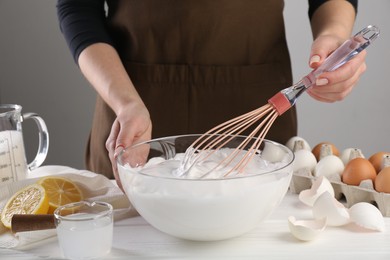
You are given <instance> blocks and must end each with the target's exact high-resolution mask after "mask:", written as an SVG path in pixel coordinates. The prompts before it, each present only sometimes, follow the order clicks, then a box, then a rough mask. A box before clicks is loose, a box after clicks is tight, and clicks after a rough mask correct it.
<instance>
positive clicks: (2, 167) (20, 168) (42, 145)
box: [0, 104, 49, 183]
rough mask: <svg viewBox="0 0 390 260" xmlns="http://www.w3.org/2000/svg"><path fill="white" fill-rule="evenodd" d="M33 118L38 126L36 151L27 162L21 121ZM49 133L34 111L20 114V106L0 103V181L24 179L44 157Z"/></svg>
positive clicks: (47, 146) (47, 147)
mask: <svg viewBox="0 0 390 260" xmlns="http://www.w3.org/2000/svg"><path fill="white" fill-rule="evenodd" d="M27 119H33V120H34V121H35V123H36V124H37V126H38V131H39V145H38V152H37V154H36V156H35V158H34V160H33V161H32V162H31V163H29V164H28V163H27V159H26V153H25V149H24V142H23V132H22V122H23V121H24V120H27ZM48 149H49V133H48V131H47V127H46V124H45V122H44V121H43V119H42V118H41V117H40V116H38V115H37V114H35V113H24V114H22V107H21V106H20V105H15V104H0V183H4V182H9V181H18V180H22V179H25V178H26V176H27V173H28V171H29V170H34V169H36V168H38V167H39V166H40V165H41V164H42V163H43V162H44V160H45V159H46V155H47V152H48Z"/></svg>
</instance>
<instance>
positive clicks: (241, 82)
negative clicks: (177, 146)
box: [86, 0, 297, 177]
mask: <svg viewBox="0 0 390 260" xmlns="http://www.w3.org/2000/svg"><path fill="white" fill-rule="evenodd" d="M107 3H108V6H109V12H108V29H109V31H110V32H111V36H112V38H113V40H114V42H115V44H116V45H115V48H116V49H117V50H118V52H119V54H120V56H121V59H122V61H123V64H124V66H125V68H126V70H127V72H128V73H129V75H130V78H131V79H132V81H133V83H134V85H135V87H136V89H137V91H138V93H139V94H140V96H141V97H142V99H143V101H144V102H145V104H146V106H147V108H148V109H149V112H150V114H151V119H152V122H153V132H152V134H153V138H155V137H161V136H170V135H178V134H187V133H203V132H205V131H206V130H208V129H210V128H211V127H213V126H215V125H217V124H219V123H222V122H224V121H226V120H228V119H231V118H233V117H235V116H238V115H240V114H243V113H246V112H249V111H251V110H253V109H255V108H257V107H260V106H262V105H264V104H266V103H267V100H268V99H269V98H270V97H272V96H273V95H274V94H276V93H277V92H278V91H279V90H280V89H282V88H285V87H287V86H290V85H291V83H292V77H291V68H290V59H289V54H288V50H287V45H286V40H285V32H284V21H283V7H284V2H283V1H282V0H267V1H258V0H240V1H237V0H164V1H161V0H115V1H114V0H112V1H109V0H108V1H107ZM114 119H115V114H114V113H113V111H112V110H111V109H110V108H109V107H108V106H107V105H106V104H105V103H104V101H102V99H101V98H100V97H98V99H97V103H96V109H95V115H94V119H93V127H92V131H91V135H90V140H89V143H88V149H87V158H86V159H87V160H86V162H87V167H88V169H90V170H92V171H94V172H97V173H101V174H104V175H106V176H108V177H112V176H113V175H112V170H111V164H110V161H109V158H108V153H107V151H106V149H105V141H106V139H107V137H108V135H109V132H110V129H111V125H112V123H113V121H114ZM296 133H297V122H296V111H295V108H292V109H290V110H289V111H287V112H286V113H285V114H283V116H281V117H279V118H278V119H277V120H276V123H274V125H273V126H272V128H271V130H270V132H269V133H268V135H267V136H266V138H267V139H270V140H274V141H277V142H281V143H285V142H286V141H287V140H288V138H290V137H291V136H294V135H296Z"/></svg>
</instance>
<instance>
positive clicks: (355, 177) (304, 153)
mask: <svg viewBox="0 0 390 260" xmlns="http://www.w3.org/2000/svg"><path fill="white" fill-rule="evenodd" d="M286 146H287V147H288V148H290V149H291V150H292V151H293V152H294V154H295V162H294V172H302V171H306V172H310V174H311V175H312V176H315V177H320V176H324V177H326V178H328V179H329V180H332V181H341V182H343V183H345V184H347V185H354V186H368V187H372V188H374V189H375V190H376V191H377V192H384V193H390V152H382V151H381V152H377V153H374V154H373V155H371V156H370V157H369V158H368V159H366V158H365V156H364V155H363V153H362V151H361V150H360V149H357V148H347V149H344V150H343V151H342V152H340V151H339V149H338V148H337V147H336V146H335V145H334V144H332V143H329V142H322V143H319V144H317V145H316V146H314V148H313V149H311V147H310V145H309V144H308V142H307V141H306V140H304V139H303V138H301V137H298V136H295V137H292V138H291V139H290V140H288V142H287V143H286Z"/></svg>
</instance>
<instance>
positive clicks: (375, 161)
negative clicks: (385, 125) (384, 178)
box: [368, 152, 390, 173]
mask: <svg viewBox="0 0 390 260" xmlns="http://www.w3.org/2000/svg"><path fill="white" fill-rule="evenodd" d="M385 154H390V152H377V153H374V154H373V155H371V157H370V158H368V160H369V161H370V162H371V163H372V165H373V166H374V168H375V170H376V172H377V173H379V172H380V171H381V170H382V161H383V155H385Z"/></svg>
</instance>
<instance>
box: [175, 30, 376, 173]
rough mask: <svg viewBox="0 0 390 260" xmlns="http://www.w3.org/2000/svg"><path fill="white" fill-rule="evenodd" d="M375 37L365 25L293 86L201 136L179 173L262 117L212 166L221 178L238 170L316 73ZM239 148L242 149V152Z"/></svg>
mask: <svg viewBox="0 0 390 260" xmlns="http://www.w3.org/2000/svg"><path fill="white" fill-rule="evenodd" d="M378 36H379V29H378V28H377V27H376V26H373V25H369V26H367V27H366V28H364V29H362V30H361V31H359V32H358V33H356V34H355V35H354V36H353V37H351V38H350V39H348V40H347V41H345V42H344V43H343V44H342V45H341V46H340V47H339V48H337V49H336V50H335V51H334V52H333V53H332V54H331V55H330V56H329V57H327V58H326V59H325V61H324V62H323V63H322V64H321V66H320V67H318V68H317V69H315V70H313V71H312V72H310V73H309V74H308V75H307V76H305V77H303V78H302V79H301V80H300V81H299V82H297V83H296V84H294V85H293V86H291V87H288V88H285V89H283V90H281V91H280V92H278V93H277V94H276V95H274V96H273V97H271V98H270V99H269V100H268V104H266V105H264V106H262V107H260V108H257V109H255V110H253V111H251V112H248V113H246V114H243V115H241V116H238V117H236V118H233V119H231V120H229V121H226V122H224V123H222V124H220V125H218V126H216V127H214V128H212V129H210V130H209V131H207V132H206V133H204V134H203V135H201V136H200V137H199V138H198V139H196V140H195V141H194V142H193V143H192V144H191V145H190V147H189V148H188V149H187V150H186V153H185V156H184V159H183V160H182V163H181V166H180V169H181V170H180V174H181V175H185V174H186V173H188V171H189V169H190V168H191V167H192V166H193V165H194V164H195V163H198V162H201V161H203V160H205V159H206V158H208V157H209V156H210V155H211V154H213V153H214V152H215V151H218V150H219V149H221V148H222V147H224V146H225V145H226V144H227V143H229V142H230V141H231V140H232V139H234V138H235V137H236V136H237V135H240V134H241V133H242V132H243V131H245V130H246V129H248V128H249V127H251V126H252V125H254V124H255V123H257V122H258V121H259V120H260V119H262V118H264V120H263V121H261V122H260V123H258V125H257V126H256V127H255V128H254V129H253V131H252V132H251V133H250V134H249V135H248V136H246V138H245V139H244V141H242V143H240V144H239V145H238V146H237V147H236V148H235V149H234V150H233V151H232V152H231V153H230V154H229V155H228V156H227V157H226V158H224V159H223V160H222V161H221V162H219V163H218V165H217V166H216V168H217V167H226V169H227V172H226V173H225V174H224V177H226V176H227V175H229V174H230V173H232V172H237V173H241V172H242V171H243V170H244V169H245V167H246V166H247V164H248V163H249V162H250V161H251V160H252V158H253V156H254V155H255V154H256V153H258V150H259V148H260V145H261V143H262V142H263V140H264V138H265V136H266V135H267V132H268V131H269V129H270V128H271V126H272V124H273V123H274V121H275V120H276V119H277V117H278V116H280V115H282V114H283V113H284V112H286V111H287V110H288V109H290V108H291V107H292V106H294V105H295V103H296V101H297V99H298V97H299V96H300V95H301V94H302V93H304V92H305V91H306V90H307V89H308V88H310V87H311V86H312V85H313V84H314V82H315V80H316V79H317V77H318V76H319V75H320V74H322V73H323V72H326V71H333V70H336V69H337V68H339V67H341V66H342V65H344V64H345V63H346V62H348V61H349V60H351V59H352V58H354V57H355V56H356V55H357V54H358V53H360V52H361V51H362V50H364V49H365V48H366V47H368V46H369V45H370V43H371V42H372V41H373V40H375V39H376V38H377V37H378ZM248 145H249V147H248ZM243 150H245V151H244V153H243ZM239 154H240V155H241V154H243V156H242V157H241V158H239V160H238V162H237V160H236V157H237V156H238V155H239ZM232 164H233V165H232ZM214 169H215V168H214ZM207 174H208V173H206V174H205V175H207ZM205 175H204V176H205ZM202 177H203V176H202Z"/></svg>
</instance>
